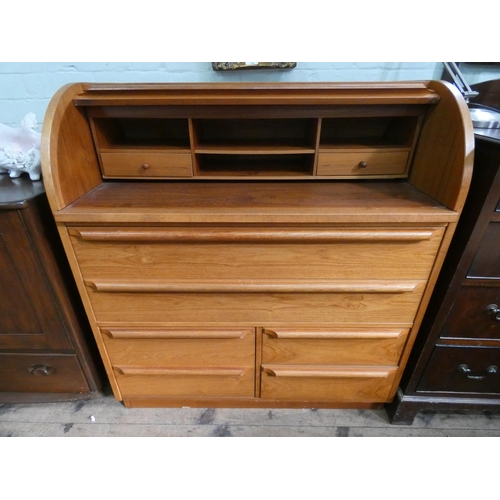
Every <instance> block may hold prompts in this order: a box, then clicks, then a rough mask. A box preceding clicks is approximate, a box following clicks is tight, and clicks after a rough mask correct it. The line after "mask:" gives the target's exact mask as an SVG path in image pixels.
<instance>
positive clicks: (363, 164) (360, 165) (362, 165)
mask: <svg viewBox="0 0 500 500" xmlns="http://www.w3.org/2000/svg"><path fill="white" fill-rule="evenodd" d="M367 166H368V163H366V161H360V162H359V163H358V167H359V168H366V167H367Z"/></svg>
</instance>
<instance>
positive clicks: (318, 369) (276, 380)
mask: <svg viewBox="0 0 500 500" xmlns="http://www.w3.org/2000/svg"><path fill="white" fill-rule="evenodd" d="M397 370H398V368H397V367H396V366H347V365H263V366H262V376H261V397H262V398H263V399H277V400H302V401H335V402H357V403H360V402H361V403H384V402H387V401H388V398H389V396H390V392H391V388H392V384H393V382H394V378H395V376H396V373H397Z"/></svg>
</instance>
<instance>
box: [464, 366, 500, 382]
mask: <svg viewBox="0 0 500 500" xmlns="http://www.w3.org/2000/svg"><path fill="white" fill-rule="evenodd" d="M457 369H458V371H459V372H460V373H462V374H463V375H465V376H466V377H467V378H468V379H471V380H484V379H485V378H486V377H488V375H496V374H497V373H498V366H496V365H491V366H488V368H486V370H485V372H484V373H482V374H478V373H473V372H472V370H471V369H470V368H469V367H468V366H467V365H466V364H462V365H459V366H458V368H457Z"/></svg>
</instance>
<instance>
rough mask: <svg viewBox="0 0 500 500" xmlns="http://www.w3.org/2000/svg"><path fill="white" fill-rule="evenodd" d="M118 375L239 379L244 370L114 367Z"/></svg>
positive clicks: (245, 370)
mask: <svg viewBox="0 0 500 500" xmlns="http://www.w3.org/2000/svg"><path fill="white" fill-rule="evenodd" d="M113 369H114V370H115V371H116V372H118V373H119V374H120V375H170V376H182V377H184V376H218V377H241V376H243V375H244V374H245V373H246V372H247V371H248V370H247V369H246V368H161V367H151V368H150V367H143V366H114V367H113Z"/></svg>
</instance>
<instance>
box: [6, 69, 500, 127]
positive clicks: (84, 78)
mask: <svg viewBox="0 0 500 500" xmlns="http://www.w3.org/2000/svg"><path fill="white" fill-rule="evenodd" d="M470 66H471V67H470V68H469V70H468V71H465V70H464V71H463V72H464V76H466V78H467V79H468V82H469V83H474V78H479V80H477V81H482V80H487V79H489V78H487V77H485V75H486V76H489V74H488V71H490V72H491V71H492V72H493V74H498V72H499V70H498V69H493V70H492V69H491V67H480V68H479V69H478V68H477V67H472V65H470ZM466 69H467V68H466ZM442 71H443V66H442V64H441V63H439V62H412V63H402V62H390V63H387V62H385V63H384V62H366V63H360V62H342V63H329V62H321V63H315V62H302V63H301V62H298V63H297V67H296V68H295V69H292V70H251V71H234V72H231V71H230V72H215V71H213V70H212V66H211V63H210V62H170V63H169V62H162V63H161V62H158V63H152V62H138V63H132V62H116V63H91V62H74V63H69V62H68V63H57V62H50V63H35V62H33V63H29V62H23V63H16V62H9V63H0V123H4V124H6V125H9V126H13V127H17V126H19V123H20V121H21V120H22V118H23V117H24V115H25V114H26V113H28V112H34V113H35V114H36V116H37V119H38V123H39V126H38V128H39V130H41V123H42V121H43V118H44V115H45V111H46V109H47V105H48V103H49V101H50V99H51V97H52V96H53V95H54V93H55V92H56V91H57V90H58V89H59V88H60V87H62V86H63V85H65V84H66V83H71V82H242V81H283V82H285V81H289V82H291V81H296V82H301V81H303V82H321V81H346V82H347V81H392V80H427V79H439V78H441V75H442ZM495 72H496V73H495ZM499 76H500V75H498V76H493V77H492V78H494V77H496V78H498V77H499ZM481 77H482V79H481Z"/></svg>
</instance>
